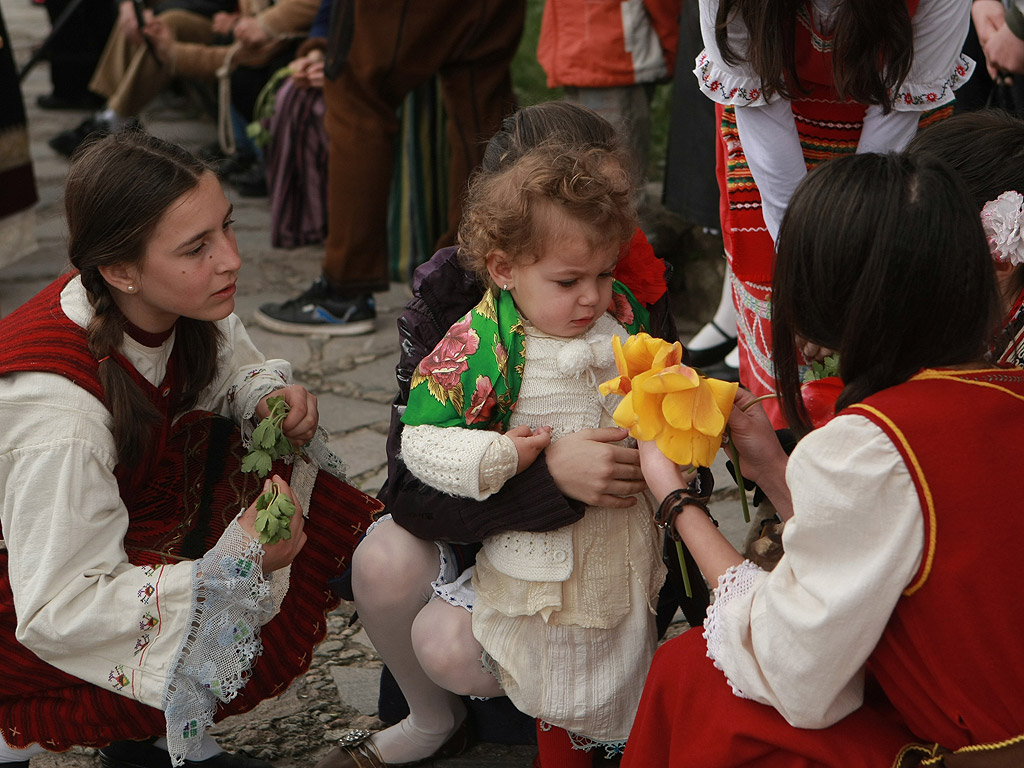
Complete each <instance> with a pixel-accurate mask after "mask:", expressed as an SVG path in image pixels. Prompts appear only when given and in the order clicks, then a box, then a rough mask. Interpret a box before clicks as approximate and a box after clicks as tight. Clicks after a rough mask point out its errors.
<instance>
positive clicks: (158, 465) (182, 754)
mask: <svg viewBox="0 0 1024 768" xmlns="http://www.w3.org/2000/svg"><path fill="white" fill-rule="evenodd" d="M65 205H66V210H67V224H68V251H69V254H70V260H71V265H72V267H73V268H74V269H73V271H70V272H69V273H68V274H66V275H64V276H63V277H61V278H59V279H57V280H56V281H55V282H53V283H52V284H51V285H50V286H49V287H47V288H45V289H43V290H42V291H41V292H40V293H39V294H38V295H36V296H35V297H34V298H32V299H30V300H29V301H28V302H27V303H26V304H24V305H23V306H22V307H20V308H18V309H17V310H15V311H14V312H12V313H11V314H10V315H8V316H7V317H5V318H4V319H3V320H2V321H0V413H2V414H3V424H4V427H3V430H2V431H0V487H3V488H4V495H3V504H2V507H0V527H2V532H0V539H2V540H3V541H2V546H0V664H2V666H3V668H4V673H3V676H2V682H0V765H4V764H22V765H24V766H27V765H28V763H27V760H28V758H29V757H30V756H31V755H33V754H35V753H37V752H40V751H42V750H43V749H49V750H56V751H60V750H66V749H68V748H70V747H71V746H73V745H87V746H95V747H99V748H100V754H101V758H102V761H103V763H104V766H105V767H106V768H123V767H125V766H135V768H148V767H149V766H152V767H153V768H157V766H164V765H169V764H170V761H171V760H173V761H174V763H175V764H180V763H181V761H182V760H183V759H186V758H187V759H188V760H190V761H197V762H199V764H200V765H205V766H210V767H211V768H245V766H250V765H251V764H252V763H253V762H255V763H260V764H263V765H265V764H266V763H265V762H264V761H252V760H247V759H245V758H242V757H241V756H233V755H226V754H225V753H222V752H220V750H219V748H218V747H217V746H216V744H215V743H214V742H213V741H212V739H210V738H209V737H208V736H207V735H206V734H205V731H206V727H207V726H208V725H210V724H211V723H212V722H213V721H214V720H217V719H220V718H222V717H224V716H225V715H229V714H235V713H238V712H243V711H246V710H248V709H250V708H252V707H253V706H254V705H255V704H257V703H258V702H259V701H261V700H262V699H265V698H268V697H270V696H272V695H276V694H278V693H280V692H281V691H283V690H284V689H285V688H286V687H287V685H288V684H289V682H290V681H291V680H292V679H294V678H295V677H296V676H297V675H299V674H301V673H302V672H304V671H305V670H306V669H307V668H308V666H309V662H310V655H311V649H312V646H313V645H314V643H316V642H318V641H319V640H321V639H323V637H324V634H325V631H326V629H325V627H326V622H325V613H326V612H327V611H330V610H331V609H332V608H334V607H335V606H336V605H337V600H336V599H335V598H334V597H333V596H332V595H331V593H330V591H329V589H328V588H327V584H326V582H327V579H328V578H330V577H332V576H336V575H340V573H341V572H342V571H344V569H345V567H346V562H347V560H348V558H349V556H350V555H351V552H352V549H353V547H354V545H355V542H356V539H357V537H358V535H359V532H360V531H359V529H360V528H361V527H363V526H365V523H366V522H367V521H368V518H369V514H370V512H371V511H372V510H375V509H376V508H377V507H378V506H379V505H377V504H376V503H375V502H373V501H372V500H370V499H368V498H366V497H364V496H363V495H362V494H361V493H359V492H358V491H356V490H355V489H354V488H352V487H351V486H349V485H347V484H345V483H343V482H341V481H340V480H339V479H338V477H336V476H335V474H336V475H340V474H341V467H340V464H339V462H338V461H337V459H336V458H335V457H333V455H332V454H331V453H330V452H329V451H328V450H327V448H326V446H325V445H324V444H323V441H322V439H321V437H320V435H319V433H318V425H317V422H318V414H317V408H316V398H315V397H313V396H312V395H311V394H309V393H308V392H307V391H306V390H305V389H304V388H302V387H300V386H296V385H293V384H291V383H290V382H291V367H290V365H289V364H288V363H287V362H286V361H284V360H268V359H265V358H264V356H263V355H262V354H260V352H259V351H258V350H257V349H256V348H255V347H254V346H253V344H252V342H251V341H250V340H249V337H248V335H247V334H246V332H245V329H244V328H243V327H242V325H241V323H240V321H239V319H238V317H237V316H235V315H234V314H233V310H234V294H235V287H236V280H237V276H238V270H239V268H240V267H241V262H240V260H239V256H238V247H237V244H236V242H235V236H234V233H233V229H232V221H233V220H232V218H231V216H232V206H231V205H230V203H229V202H228V200H227V199H226V198H225V197H224V193H223V192H222V191H221V187H220V183H219V182H218V180H217V177H216V175H215V174H214V173H213V172H212V171H210V170H209V169H208V168H207V167H206V166H204V165H203V164H202V163H201V162H200V161H198V160H197V159H196V158H194V157H193V156H191V155H189V154H188V153H186V152H185V151H184V150H182V149H180V148H179V147H176V146H174V145H171V144H168V143H166V142H163V141H160V140H158V139H155V138H153V137H150V136H147V135H145V134H142V133H135V134H121V135H116V136H107V137H104V138H103V139H101V140H99V141H97V142H95V143H93V144H92V145H91V146H89V147H87V148H86V149H84V150H83V151H81V152H80V154H79V155H78V156H77V157H76V159H75V160H74V162H73V164H72V167H71V170H70V174H69V176H68V181H67V186H66V190H65ZM270 395H277V396H280V397H283V398H284V399H285V401H286V402H287V403H288V405H289V406H290V411H289V413H288V416H287V418H286V419H285V420H284V422H283V424H282V428H283V431H284V434H285V435H286V436H287V437H288V438H289V439H290V440H291V441H292V442H293V443H294V444H296V445H304V446H306V452H307V455H308V456H309V458H310V461H308V462H306V461H295V462H294V463H292V464H290V465H289V464H286V463H284V462H278V463H277V464H276V465H275V466H274V469H273V475H272V476H273V479H274V481H276V482H277V484H278V486H279V487H280V489H281V492H282V493H284V494H287V495H288V496H290V498H291V500H292V501H293V503H294V504H295V505H296V507H297V509H298V511H297V512H296V513H295V514H294V515H293V516H292V517H291V521H290V533H291V538H289V539H287V540H283V541H279V542H278V543H276V544H272V545H271V544H268V545H261V543H260V541H259V539H258V538H257V537H256V528H255V519H256V512H257V509H256V505H255V502H254V500H255V499H256V497H257V496H258V495H259V493H260V492H261V491H263V490H266V489H267V486H268V485H269V478H268V480H267V481H266V482H264V481H261V480H259V479H258V478H257V477H256V475H254V474H251V473H241V472H240V466H239V465H240V459H241V458H242V455H243V454H244V452H245V449H244V448H243V437H244V438H245V439H246V440H247V439H248V436H249V435H250V434H251V432H252V430H253V428H254V427H255V425H256V423H257V422H258V421H259V419H260V418H261V417H264V416H266V415H267V413H268V408H267V403H266V401H267V398H268V397H269V396H270ZM319 466H322V467H324V469H325V470H329V471H319V470H318V467H319ZM331 472H333V473H335V474H330V473H331ZM286 481H287V482H286ZM303 510H305V511H306V512H307V513H308V514H309V520H308V521H306V520H305V519H304V517H303V515H302V514H300V513H301V512H302V511H303ZM304 545H305V546H304ZM300 550H301V551H300ZM289 583H290V588H289ZM165 734H166V741H164V740H163V738H162V737H163V736H164V735H165ZM154 737H161V740H160V741H158V742H156V743H154V742H153V738H154ZM112 742H114V743H112ZM168 753H169V755H170V757H169V756H168ZM190 764H191V765H195V763H190Z"/></svg>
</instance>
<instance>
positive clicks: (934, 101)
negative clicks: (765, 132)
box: [693, 51, 975, 112]
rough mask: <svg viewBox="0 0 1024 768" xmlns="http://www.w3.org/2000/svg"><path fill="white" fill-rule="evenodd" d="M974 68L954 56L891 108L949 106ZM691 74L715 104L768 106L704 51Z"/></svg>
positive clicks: (747, 81) (904, 88) (900, 93)
mask: <svg viewBox="0 0 1024 768" xmlns="http://www.w3.org/2000/svg"><path fill="white" fill-rule="evenodd" d="M974 67H975V62H974V60H973V59H971V58H970V57H969V56H965V55H964V54H962V53H961V54H958V55H957V57H956V58H955V59H954V60H953V61H952V62H950V65H949V68H948V73H947V74H946V75H945V77H944V78H943V79H941V80H936V81H932V82H928V83H909V82H904V83H902V84H901V85H900V87H899V89H898V90H897V91H896V93H894V94H893V107H894V108H895V109H897V110H900V111H904V112H915V111H921V112H923V111H925V110H928V109H935V108H937V107H941V106H943V105H945V104H949V103H950V102H952V101H953V100H954V98H955V95H954V93H953V92H954V91H956V90H957V89H958V88H959V87H960V86H961V85H963V84H964V83H966V82H967V80H968V79H970V77H971V73H972V72H974ZM693 74H694V75H696V76H697V80H698V81H699V83H700V89H701V91H702V92H703V93H704V95H705V96H707V97H709V98H710V99H712V100H713V101H716V102H718V103H719V104H724V105H725V106H734V107H759V106H763V105H765V104H768V103H770V102H769V100H768V99H766V98H765V96H764V91H763V90H762V89H761V85H760V83H759V82H758V81H756V80H754V79H752V78H751V77H749V76H747V75H743V74H737V73H733V72H729V71H728V70H726V69H723V68H722V67H721V66H720V65H718V64H716V63H715V62H714V61H712V60H711V59H710V58H709V57H708V55H707V52H706V51H701V53H700V55H699V56H698V57H697V59H696V67H695V68H694V70H693ZM774 99H775V97H774V96H773V98H772V101H774Z"/></svg>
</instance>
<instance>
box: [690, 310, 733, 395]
mask: <svg viewBox="0 0 1024 768" xmlns="http://www.w3.org/2000/svg"><path fill="white" fill-rule="evenodd" d="M708 325H710V326H711V327H712V328H714V329H715V330H716V331H718V334H719V336H721V337H722V341H720V342H719V343H718V344H715V345H714V346H713V347H704V348H703V349H690V348H689V347H687V348H686V351H687V352H689V353H690V365H692V366H693V367H694V368H703V367H705V366H707V365H711V364H712V363H717V362H718V361H719V360H724V359H725V356H726V355H728V354H729V353H730V352H732V351H733V349H734V348H735V347H736V337H735V336H730V335H729V334H727V333H726V332H725V331H723V330H722V329H721V328H720V327H719V325H718V323H716V322H715V321H714V320H711V321H709V322H708ZM702 330H703V329H702ZM727 381H731V379H727Z"/></svg>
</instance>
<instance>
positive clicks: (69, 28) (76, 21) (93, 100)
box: [36, 0, 117, 109]
mask: <svg viewBox="0 0 1024 768" xmlns="http://www.w3.org/2000/svg"><path fill="white" fill-rule="evenodd" d="M71 2H72V0H46V3H45V5H46V13H47V15H48V16H49V17H50V23H51V24H53V23H54V22H56V21H57V20H58V19H59V18H60V16H61V14H62V13H63V12H64V10H65V9H66V8H67V7H68V6H69V5H71ZM116 19H117V6H116V5H114V4H113V3H111V2H110V0H83V1H82V2H81V3H80V5H79V6H78V7H77V9H75V10H73V11H72V12H71V14H70V15H69V16H68V17H67V18H66V19H65V20H64V21H63V22H62V24H61V26H60V28H59V29H57V28H55V29H54V30H53V32H52V33H51V36H50V39H49V42H48V43H47V47H48V50H49V59H50V82H51V84H52V85H53V90H52V92H51V93H44V94H41V95H40V96H39V97H38V98H37V99H36V103H37V104H38V105H39V107H40V108H41V109H96V108H97V107H99V106H101V105H102V104H103V99H102V98H101V97H99V96H97V95H96V94H94V93H92V92H90V90H89V79H90V78H91V77H92V72H93V70H94V69H96V65H97V64H98V63H99V60H100V55H101V54H102V53H103V47H104V46H105V45H106V42H107V38H108V37H110V32H111V29H113V26H114V22H115V20H116Z"/></svg>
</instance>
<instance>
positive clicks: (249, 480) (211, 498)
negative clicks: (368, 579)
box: [0, 413, 382, 751]
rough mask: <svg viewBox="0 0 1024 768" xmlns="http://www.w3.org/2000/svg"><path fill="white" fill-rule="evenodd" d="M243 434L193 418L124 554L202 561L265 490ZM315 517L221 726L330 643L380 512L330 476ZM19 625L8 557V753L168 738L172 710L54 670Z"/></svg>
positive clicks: (1, 711)
mask: <svg viewBox="0 0 1024 768" xmlns="http://www.w3.org/2000/svg"><path fill="white" fill-rule="evenodd" d="M238 433H239V429H238V427H237V425H235V424H234V423H233V422H231V421H229V420H227V419H224V418H221V417H217V416H213V415H212V414H204V413H193V414H188V415H187V416H185V417H184V418H183V419H182V420H181V421H180V422H179V423H178V425H176V426H175V428H174V434H173V436H172V437H171V439H170V441H169V443H168V445H167V449H166V451H165V453H164V455H163V458H162V460H161V463H160V465H159V469H158V471H156V472H154V473H153V474H152V478H153V480H152V482H151V483H149V484H148V485H147V486H146V487H145V488H144V489H142V490H141V491H140V492H139V493H137V494H136V495H135V498H134V499H132V500H131V501H130V502H128V501H126V503H127V504H128V507H129V510H130V514H131V519H130V521H129V527H128V532H127V534H126V536H125V551H126V552H127V554H128V559H129V561H130V562H131V563H132V564H134V565H147V564H149V565H153V564H158V563H173V562H177V561H180V560H189V559H195V558H197V557H199V556H201V555H202V554H203V553H205V552H206V551H208V550H209V549H210V548H211V547H212V546H213V544H214V543H215V542H216V541H217V540H218V539H219V538H220V535H221V534H222V533H223V532H224V529H225V528H226V526H227V525H228V523H230V522H231V520H233V519H234V518H235V517H236V516H237V514H238V511H239V509H241V508H244V507H248V506H249V504H251V503H252V501H253V499H255V498H256V496H257V495H258V494H259V492H260V490H261V489H262V485H263V481H262V480H261V479H260V478H258V477H257V476H256V475H255V474H251V473H242V472H241V471H240V469H239V462H240V458H241V456H242V455H243V452H244V449H243V448H242V446H241V441H240V437H239V434H238ZM274 469H275V471H276V472H277V473H278V474H280V475H281V476H282V477H284V478H286V479H287V478H288V477H290V475H291V467H290V466H286V465H284V464H283V463H282V464H280V465H276V466H275V468H274ZM197 479H201V481H200V482H197ZM309 506H310V510H311V514H310V517H309V519H308V520H307V521H306V525H305V529H304V530H305V532H306V535H307V537H308V538H307V541H306V544H305V546H304V547H303V548H302V551H301V552H300V553H299V555H298V557H297V558H296V559H295V561H294V562H293V563H292V568H291V577H290V587H289V589H288V594H287V595H286V597H285V599H284V602H283V604H282V606H281V611H280V613H278V615H277V616H275V617H274V618H273V619H272V620H271V621H270V622H269V623H267V624H266V625H265V626H264V627H262V629H261V631H260V639H261V641H262V645H263V653H262V655H261V656H260V657H259V658H258V659H257V660H256V662H255V664H254V666H253V668H252V674H251V677H250V679H249V680H248V682H247V683H246V684H245V686H244V687H243V688H242V689H241V691H240V692H239V694H238V696H236V697H235V698H234V699H232V700H231V701H230V702H228V703H226V704H222V705H221V707H220V708H219V710H218V712H217V714H216V716H215V719H216V720H220V719H222V718H224V717H227V716H228V715H235V714H239V713H241V712H247V711H248V710H250V709H252V708H253V707H255V706H256V705H257V704H258V703H259V702H261V701H263V700H264V699H267V698H270V697H272V696H276V695H277V694H280V693H282V692H283V691H284V690H285V689H286V688H287V687H288V685H289V684H290V683H291V682H292V680H294V679H295V678H296V677H298V676H299V675H301V674H303V673H304V672H305V671H306V670H307V669H308V668H309V664H310V661H311V660H312V650H313V647H314V646H315V645H316V644H317V643H319V642H320V641H321V640H323V639H324V636H325V635H326V632H327V622H326V616H327V614H328V613H329V612H331V611H332V610H334V609H335V608H336V607H337V606H338V603H339V600H338V598H337V597H335V596H334V595H333V594H332V592H331V590H330V589H329V587H328V584H327V581H328V579H330V578H332V577H335V576H340V575H341V574H342V573H344V572H345V571H346V570H347V568H348V566H349V563H350V561H351V557H352V552H353V550H354V549H355V546H356V544H357V543H358V541H359V539H360V538H362V535H363V533H364V532H365V530H366V527H367V525H369V523H370V522H371V520H372V517H373V514H374V513H375V512H377V511H379V510H380V508H381V506H382V505H381V504H380V502H378V501H377V500H375V499H373V498H371V497H369V496H367V495H366V494H364V493H362V492H361V491H359V490H357V489H356V488H354V487H352V486H351V485H348V484H346V483H343V482H341V481H340V480H338V479H337V478H335V477H334V476H333V475H330V474H328V473H326V472H322V471H321V472H319V473H318V475H317V480H316V484H315V486H314V488H313V494H312V497H311V500H310V505H309ZM15 626H16V617H15V613H14V600H13V597H12V594H11V585H10V579H9V576H8V572H7V552H0V666H2V667H3V669H4V673H3V682H2V683H0V728H3V729H4V730H3V738H4V740H5V741H7V743H8V744H9V745H10V746H12V747H25V746H28V745H29V744H32V743H38V744H41V745H42V746H44V747H46V748H47V749H51V750H55V751H62V750H66V749H69V748H70V747H72V746H74V745H82V746H103V745H105V744H108V743H109V742H111V741H114V740H120V739H143V738H146V737H149V736H155V735H163V734H164V732H165V730H166V724H165V721H164V713H163V711H161V710H159V709H156V708H154V707H150V706H147V705H145V704H142V703H140V702H138V701H136V700H134V699H130V698H127V697H125V696H122V695H119V694H117V693H115V692H114V691H113V690H108V689H105V688H101V687H99V686H97V685H92V684H90V683H86V682H84V681H83V680H80V679H78V678H75V677H72V676H71V675H68V674H66V673H65V672H62V671H60V670H59V669H56V668H55V667H52V666H50V665H49V664H47V663H46V662H44V661H42V660H40V659H39V658H38V657H37V656H36V655H35V654H34V653H32V651H30V650H29V649H28V648H26V647H24V646H23V645H21V644H20V643H18V642H17V640H15V635H14V630H15Z"/></svg>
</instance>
